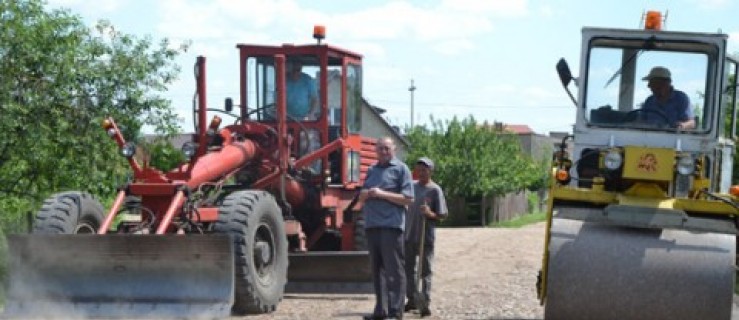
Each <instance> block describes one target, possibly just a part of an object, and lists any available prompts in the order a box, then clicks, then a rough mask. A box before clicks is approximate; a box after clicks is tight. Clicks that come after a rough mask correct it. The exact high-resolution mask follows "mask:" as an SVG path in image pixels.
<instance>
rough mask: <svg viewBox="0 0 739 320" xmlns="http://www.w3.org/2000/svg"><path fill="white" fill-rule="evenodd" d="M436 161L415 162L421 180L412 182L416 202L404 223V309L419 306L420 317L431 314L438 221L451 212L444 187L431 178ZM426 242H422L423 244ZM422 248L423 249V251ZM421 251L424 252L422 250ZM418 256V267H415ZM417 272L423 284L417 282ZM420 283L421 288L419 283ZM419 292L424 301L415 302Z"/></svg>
mask: <svg viewBox="0 0 739 320" xmlns="http://www.w3.org/2000/svg"><path fill="white" fill-rule="evenodd" d="M433 171H434V162H433V161H431V159H429V158H427V157H422V158H420V159H418V160H417V161H416V165H415V166H414V167H413V173H415V176H416V178H417V179H418V180H417V181H415V182H414V183H413V192H414V193H415V196H414V201H413V204H411V205H410V206H409V210H408V215H407V216H406V223H405V277H406V279H407V282H408V285H407V290H406V295H407V296H408V303H407V304H406V305H405V307H404V310H405V311H411V310H415V309H419V312H420V314H421V317H426V316H430V315H431V309H430V308H429V303H430V301H431V264H432V262H433V259H434V240H435V239H436V235H435V232H436V222H437V221H439V220H441V219H444V218H446V217H447V215H448V210H447V206H446V198H445V197H444V191H443V190H442V189H441V187H440V186H439V185H438V184H436V182H434V181H433V180H432V179H431V174H432V172H433ZM422 243H423V245H421V244H422ZM421 247H423V250H420V249H421ZM421 251H422V252H421ZM416 258H418V261H419V267H418V268H416ZM418 273H420V274H421V284H418V283H416V280H415V279H416V277H417V276H418ZM418 285H420V286H421V288H417V287H416V286H418ZM417 291H420V294H422V295H423V296H422V297H419V298H421V299H423V301H416V298H417V297H416V292H417Z"/></svg>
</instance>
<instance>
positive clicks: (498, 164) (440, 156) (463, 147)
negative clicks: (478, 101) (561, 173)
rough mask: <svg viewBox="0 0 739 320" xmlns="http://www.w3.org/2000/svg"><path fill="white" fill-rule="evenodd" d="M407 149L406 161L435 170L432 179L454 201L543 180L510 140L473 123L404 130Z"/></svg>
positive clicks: (537, 168)
mask: <svg viewBox="0 0 739 320" xmlns="http://www.w3.org/2000/svg"><path fill="white" fill-rule="evenodd" d="M407 132H408V134H407V138H408V140H409V141H410V143H411V145H412V146H413V148H412V149H411V150H410V152H409V154H408V161H409V164H410V165H413V161H415V159H418V158H419V157H422V156H427V157H430V158H432V159H433V160H434V162H435V164H436V169H435V171H434V179H435V180H436V181H438V182H439V183H440V184H441V185H443V186H444V190H445V191H446V192H447V193H448V194H450V195H455V196H462V197H471V196H482V195H502V194H506V193H509V192H513V191H517V190H521V189H525V188H532V189H533V188H536V187H537V186H539V185H540V184H541V181H542V177H543V176H544V174H545V165H544V164H543V163H540V162H537V161H535V160H534V159H532V158H531V157H530V156H528V155H525V154H524V153H523V152H522V151H521V148H520V145H519V142H518V138H517V136H516V135H515V134H511V133H506V132H499V131H496V130H495V128H494V127H492V126H489V125H488V124H487V123H483V124H478V123H477V121H475V119H474V117H472V116H469V117H468V118H466V119H463V120H459V119H457V118H456V117H455V118H453V119H452V120H451V121H446V122H442V121H440V120H434V119H433V118H431V125H430V126H429V127H427V126H417V127H414V128H411V129H409V130H407Z"/></svg>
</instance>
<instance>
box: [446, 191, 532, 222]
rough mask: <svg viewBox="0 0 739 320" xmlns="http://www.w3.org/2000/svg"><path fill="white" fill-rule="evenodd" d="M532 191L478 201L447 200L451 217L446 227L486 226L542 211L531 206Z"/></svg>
mask: <svg viewBox="0 0 739 320" xmlns="http://www.w3.org/2000/svg"><path fill="white" fill-rule="evenodd" d="M530 193H531V192H530V191H526V190H522V191H520V192H515V193H509V194H506V195H504V196H484V197H480V198H478V199H469V198H468V199H465V198H460V197H451V198H448V199H447V205H448V207H449V217H448V218H447V220H446V221H445V224H446V225H453V226H473V225H478V226H486V225H489V224H490V223H493V222H500V221H506V220H510V219H513V218H516V217H518V216H521V215H524V214H527V213H530V212H533V211H538V210H541V207H540V206H539V205H538V204H536V207H535V208H531V207H530V205H529V201H528V198H529V194H530Z"/></svg>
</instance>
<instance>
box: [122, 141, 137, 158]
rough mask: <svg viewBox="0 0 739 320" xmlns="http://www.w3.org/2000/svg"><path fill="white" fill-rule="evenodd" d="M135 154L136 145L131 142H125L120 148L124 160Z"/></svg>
mask: <svg viewBox="0 0 739 320" xmlns="http://www.w3.org/2000/svg"><path fill="white" fill-rule="evenodd" d="M135 154H136V145H135V144H134V143H133V142H126V144H124V145H123V147H121V155H123V156H124V157H126V158H131V157H133V155H135Z"/></svg>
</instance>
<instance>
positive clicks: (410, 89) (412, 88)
mask: <svg viewBox="0 0 739 320" xmlns="http://www.w3.org/2000/svg"><path fill="white" fill-rule="evenodd" d="M408 91H410V92H411V128H413V91H416V86H414V85H413V79H411V86H410V88H408Z"/></svg>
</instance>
